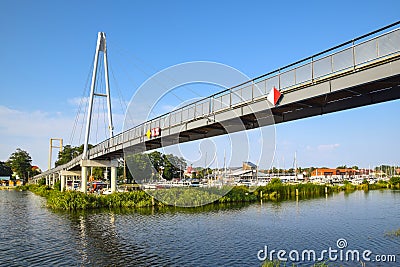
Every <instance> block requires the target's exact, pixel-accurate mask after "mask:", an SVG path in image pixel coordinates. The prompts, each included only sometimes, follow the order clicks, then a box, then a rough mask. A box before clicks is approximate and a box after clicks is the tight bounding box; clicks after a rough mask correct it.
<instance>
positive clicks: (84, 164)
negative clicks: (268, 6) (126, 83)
mask: <svg viewBox="0 0 400 267" xmlns="http://www.w3.org/2000/svg"><path fill="white" fill-rule="evenodd" d="M100 53H103V61H104V64H103V66H104V81H105V86H106V93H105V94H102V93H97V92H96V81H97V73H98V65H99V56H100ZM95 96H98V97H106V98H107V113H108V132H109V137H110V138H112V137H113V136H114V126H113V122H112V112H111V96H110V83H109V78H108V60H107V45H106V34H105V33H104V32H99V33H98V35H97V45H96V54H95V56H94V63H93V73H92V83H91V86H90V98H89V107H88V115H87V120H86V131H85V142H84V145H83V154H82V161H81V168H82V171H81V179H82V180H81V191H82V192H84V193H86V192H87V177H88V167H94V166H101V167H111V191H112V192H115V190H116V185H117V177H116V176H117V169H116V168H117V167H118V163H116V162H115V161H101V162H99V161H96V162H94V161H93V160H89V157H88V150H89V148H88V145H89V136H90V126H91V121H92V113H93V102H94V97H95Z"/></svg>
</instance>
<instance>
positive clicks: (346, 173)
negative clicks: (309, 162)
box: [311, 168, 360, 178]
mask: <svg viewBox="0 0 400 267" xmlns="http://www.w3.org/2000/svg"><path fill="white" fill-rule="evenodd" d="M359 174H360V171H359V170H355V169H329V168H317V169H315V170H314V171H313V172H312V173H311V178H313V177H325V178H328V177H340V178H352V177H355V176H356V175H359Z"/></svg>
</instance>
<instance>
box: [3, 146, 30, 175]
mask: <svg viewBox="0 0 400 267" xmlns="http://www.w3.org/2000/svg"><path fill="white" fill-rule="evenodd" d="M31 163H32V158H31V156H30V155H29V153H28V152H26V151H25V150H22V149H20V148H17V150H16V151H15V152H14V153H12V154H11V156H10V158H9V159H8V160H7V162H6V164H7V166H9V167H10V168H11V170H12V171H13V172H14V173H15V174H16V175H18V177H19V178H20V179H23V180H24V181H25V182H26V181H27V180H28V177H29V175H30V174H33V173H32V165H31Z"/></svg>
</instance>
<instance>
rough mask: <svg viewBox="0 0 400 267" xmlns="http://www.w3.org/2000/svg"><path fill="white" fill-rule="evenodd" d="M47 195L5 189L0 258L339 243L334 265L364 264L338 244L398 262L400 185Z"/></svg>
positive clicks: (36, 262) (173, 262)
mask: <svg viewBox="0 0 400 267" xmlns="http://www.w3.org/2000/svg"><path fill="white" fill-rule="evenodd" d="M44 204H45V201H44V199H42V198H41V197H39V196H36V195H34V194H32V193H30V192H16V191H0V229H1V236H0V266H260V265H261V261H260V260H259V258H258V256H260V257H261V258H262V257H263V256H264V254H265V253H264V251H261V252H260V250H265V246H267V247H268V254H269V253H270V251H271V250H276V251H278V250H285V251H287V254H286V257H288V254H289V252H290V251H291V250H296V251H297V252H299V253H300V255H301V253H302V252H303V251H304V250H314V251H316V253H317V257H319V255H320V252H321V251H322V250H324V249H326V250H328V249H329V247H331V248H332V249H336V250H337V251H338V252H337V256H338V260H337V261H335V262H334V264H333V265H331V266H339V265H343V266H361V264H359V263H357V262H355V261H345V257H344V256H343V260H342V261H339V259H340V250H342V252H343V253H344V254H343V255H345V253H346V251H347V250H357V251H359V252H360V253H363V252H364V251H365V250H370V251H371V252H372V254H371V255H370V256H369V258H370V259H371V260H374V259H375V258H374V257H375V256H376V255H383V256H386V255H389V256H390V255H394V257H396V258H395V259H396V261H397V262H385V263H378V262H376V261H375V262H372V261H371V262H368V263H367V264H366V266H400V237H393V236H387V235H385V232H388V231H393V230H396V229H398V228H400V191H389V190H385V191H370V192H368V193H364V192H363V191H356V192H354V193H351V194H344V193H343V192H342V193H338V194H335V195H332V196H329V197H327V198H318V199H311V200H300V201H285V202H280V203H271V202H267V203H263V204H260V203H255V204H251V205H244V206H243V205H241V206H238V205H233V206H219V207H214V208H200V209H176V210H175V209H169V210H166V211H155V210H152V209H143V210H139V211H136V212H121V211H101V212H99V211H98V212H82V213H75V214H71V213H59V212H53V211H51V210H49V209H47V208H45V207H44ZM339 239H345V240H341V241H342V243H340V246H341V247H340V248H341V249H339V248H338V246H337V245H338V244H337V241H338V240H339ZM344 241H345V243H347V246H346V247H344V244H345V243H343V242H344ZM342 247H343V248H342ZM257 255H258V256H257ZM291 255H292V256H293V257H295V255H296V254H295V253H294V254H293V253H292V254H291ZM305 255H306V254H305ZM360 255H361V254H360ZM273 256H274V258H276V257H277V255H276V253H275V254H273ZM326 256H327V254H326ZM360 257H361V256H360ZM391 257H392V256H391ZM387 258H389V257H387ZM387 260H388V259H387ZM391 261H393V257H392V259H391ZM298 264H299V265H300V266H310V265H311V262H310V261H308V262H307V261H306V262H300V263H298Z"/></svg>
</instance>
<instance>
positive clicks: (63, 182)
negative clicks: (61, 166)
mask: <svg viewBox="0 0 400 267" xmlns="http://www.w3.org/2000/svg"><path fill="white" fill-rule="evenodd" d="M63 191H65V175H62V174H61V192H63Z"/></svg>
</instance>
